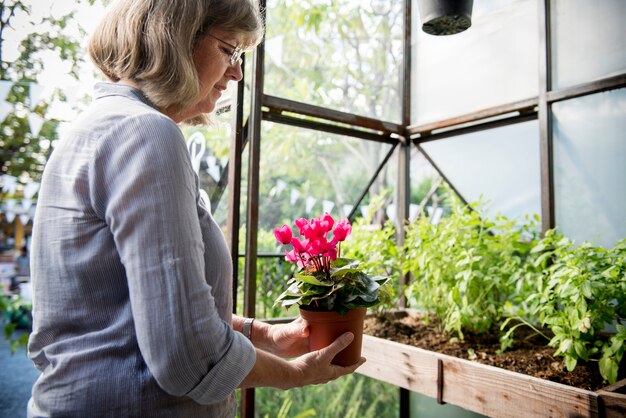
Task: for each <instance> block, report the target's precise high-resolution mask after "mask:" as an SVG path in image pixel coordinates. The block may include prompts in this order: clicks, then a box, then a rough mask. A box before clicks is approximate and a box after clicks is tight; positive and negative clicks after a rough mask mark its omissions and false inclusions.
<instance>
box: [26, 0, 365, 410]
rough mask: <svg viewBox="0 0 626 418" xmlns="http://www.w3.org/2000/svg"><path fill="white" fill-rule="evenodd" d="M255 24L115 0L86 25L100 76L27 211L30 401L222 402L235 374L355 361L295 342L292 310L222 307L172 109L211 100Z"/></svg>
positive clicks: (313, 378)
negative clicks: (248, 313) (275, 312)
mask: <svg viewBox="0 0 626 418" xmlns="http://www.w3.org/2000/svg"><path fill="white" fill-rule="evenodd" d="M262 32H263V24H262V21H261V18H260V15H259V11H258V7H257V6H256V5H255V4H253V3H251V2H250V0H119V1H116V2H114V3H113V4H112V5H111V6H110V8H109V10H108V12H107V13H106V15H105V16H104V17H103V19H102V21H101V23H100V25H99V26H98V27H97V29H96V30H95V32H94V35H93V36H92V38H91V40H90V44H89V53H90V55H91V58H92V60H93V61H94V63H95V64H96V66H97V67H98V68H99V69H100V70H101V71H102V72H103V73H104V74H105V75H106V77H107V78H108V79H109V81H110V82H107V83H99V84H98V85H97V86H96V89H95V95H94V100H93V103H92V104H91V106H90V107H89V108H88V109H87V110H86V111H85V112H84V113H83V114H82V115H81V116H80V117H79V118H78V119H77V120H76V121H75V122H74V123H73V125H72V127H71V128H69V129H68V130H67V131H66V132H64V135H63V137H62V138H61V140H60V141H59V143H58V145H57V147H56V148H55V150H54V152H53V153H52V156H51V157H50V160H49V161H48V164H47V166H46V168H45V171H44V175H43V179H42V184H41V190H40V193H39V200H38V205H37V212H36V216H35V221H34V228H33V238H32V251H31V258H32V281H33V287H34V303H33V304H34V329H33V333H32V335H31V337H30V341H29V355H30V357H31V359H32V360H33V362H34V363H35V365H36V367H37V368H38V369H39V370H41V372H42V374H41V376H40V378H39V379H38V380H37V382H36V383H35V385H34V387H33V395H32V399H31V400H30V402H29V405H28V416H30V417H48V416H62V417H97V416H112V417H123V416H147V417H161V416H163V417H191V416H194V417H196V416H205V417H232V416H234V415H235V410H236V408H235V402H234V395H233V391H234V389H235V388H237V387H242V388H245V387H256V386H270V387H277V388H284V389H286V388H291V387H296V386H303V385H307V384H313V383H323V382H327V381H329V380H332V379H335V378H337V377H339V376H342V375H345V374H348V373H351V372H353V371H354V370H355V369H356V368H357V367H358V366H359V365H360V364H362V362H363V361H364V359H361V361H360V362H359V363H357V364H355V365H353V366H350V367H339V366H335V365H331V364H330V362H331V359H332V358H333V357H334V355H335V354H336V353H338V352H339V351H341V350H342V349H343V348H344V347H346V346H347V345H348V344H349V342H350V341H351V339H352V335H351V334H344V335H343V336H341V337H340V338H339V339H337V340H336V341H335V342H334V343H333V344H332V345H330V346H329V347H326V348H325V349H322V350H320V351H314V352H310V353H307V351H308V350H307V347H308V346H307V338H308V328H307V324H306V323H305V322H304V321H303V320H302V319H297V320H296V321H294V322H292V323H290V324H286V325H273V326H270V325H267V324H264V323H260V322H258V321H257V322H253V321H251V320H249V319H247V320H246V319H244V318H239V317H233V316H232V314H231V312H232V305H231V303H232V295H231V280H232V277H231V275H232V271H231V266H230V257H229V254H228V249H227V246H226V244H225V241H224V238H223V236H222V233H221V231H220V229H219V228H218V226H217V225H216V224H215V222H214V221H213V219H212V218H211V215H210V213H209V212H208V211H207V210H206V208H205V207H204V205H203V203H202V200H201V199H200V197H199V196H200V195H199V188H198V179H197V177H196V176H195V174H194V171H193V168H192V165H191V162H190V158H189V155H188V153H187V149H186V146H185V141H184V138H183V135H182V133H181V131H180V129H179V128H178V126H177V124H178V123H181V122H194V123H198V122H200V121H202V120H204V119H205V118H206V116H205V114H206V113H209V112H211V111H213V110H214V107H215V103H216V102H217V100H218V99H219V97H220V96H221V94H222V93H223V91H224V90H225V89H226V86H227V84H228V83H229V82H231V81H235V82H236V81H238V80H240V79H241V77H242V73H241V65H240V56H241V53H242V51H244V50H245V49H248V48H252V47H254V46H255V45H256V44H257V43H258V42H259V41H260V39H261V36H262ZM244 334H245V335H244ZM294 357H295V358H294ZM283 358H294V359H293V360H291V361H287V360H284V359H283Z"/></svg>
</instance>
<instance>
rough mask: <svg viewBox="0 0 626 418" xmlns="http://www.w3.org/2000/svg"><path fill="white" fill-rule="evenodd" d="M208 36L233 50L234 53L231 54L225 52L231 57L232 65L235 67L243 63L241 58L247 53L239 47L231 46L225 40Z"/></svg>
mask: <svg viewBox="0 0 626 418" xmlns="http://www.w3.org/2000/svg"><path fill="white" fill-rule="evenodd" d="M207 35H209V36H210V37H211V38H213V39H215V40H217V41H219V42H221V43H223V44H225V45H228V46H229V47H231V48H232V49H233V52H229V53H226V52H225V54H226V55H229V60H230V65H235V64H237V63H238V62H241V56H242V55H243V53H244V52H245V51H244V50H243V48H241V47H239V46H235V45H232V44H229V43H228V42H226V41H225V40H223V39H220V38H218V37H217V36H214V35H211V34H210V33H207Z"/></svg>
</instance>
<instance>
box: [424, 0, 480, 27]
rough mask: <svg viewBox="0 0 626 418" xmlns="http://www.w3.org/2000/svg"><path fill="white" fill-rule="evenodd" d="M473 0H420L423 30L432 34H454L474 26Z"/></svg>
mask: <svg viewBox="0 0 626 418" xmlns="http://www.w3.org/2000/svg"><path fill="white" fill-rule="evenodd" d="M473 4H474V1H473V0H418V1H417V5H418V8H419V12H420V17H421V20H422V30H423V31H424V32H426V33H428V34H430V35H454V34H455V33H459V32H463V31H464V30H466V29H467V28H469V27H470V26H472V6H473Z"/></svg>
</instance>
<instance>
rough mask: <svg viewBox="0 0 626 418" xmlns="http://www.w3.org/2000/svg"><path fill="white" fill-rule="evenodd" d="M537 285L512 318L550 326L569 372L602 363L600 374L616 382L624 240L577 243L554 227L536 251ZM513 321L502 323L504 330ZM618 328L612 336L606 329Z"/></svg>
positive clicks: (624, 291)
mask: <svg viewBox="0 0 626 418" xmlns="http://www.w3.org/2000/svg"><path fill="white" fill-rule="evenodd" d="M531 263H532V265H531V266H530V267H529V270H532V269H536V271H538V272H540V274H536V275H535V277H536V280H534V283H535V286H532V287H530V288H528V289H527V291H526V292H525V295H524V300H525V304H524V306H523V307H521V308H519V309H518V310H517V312H515V313H514V314H512V315H511V317H510V319H517V320H519V321H520V323H519V324H518V325H515V326H512V327H511V328H509V330H508V331H507V333H505V334H504V336H503V337H504V339H506V338H508V337H509V336H510V334H512V333H513V331H514V330H515V328H516V327H517V326H520V325H523V324H525V325H533V324H534V325H537V326H539V327H547V328H549V330H550V331H551V333H552V338H551V339H550V341H549V343H548V345H549V346H551V347H555V348H556V349H557V350H556V352H555V354H556V355H558V356H562V357H563V359H564V362H565V365H566V367H567V369H568V370H570V371H571V370H573V369H574V368H575V367H576V365H577V363H578V362H579V361H580V360H584V361H598V362H599V364H598V365H599V369H600V373H601V375H602V377H603V378H604V379H605V380H606V381H608V382H610V383H614V382H615V381H616V379H617V373H618V369H619V365H620V362H621V360H622V357H623V355H624V349H625V341H626V327H625V326H624V320H625V319H626V239H624V240H622V241H620V242H618V243H617V244H616V245H615V247H614V248H612V249H610V250H606V249H604V248H602V247H597V246H593V245H591V244H589V243H583V244H581V245H579V246H576V245H574V243H573V242H572V241H571V240H570V239H568V238H565V237H563V235H561V234H559V233H557V232H556V231H554V230H550V231H548V232H547V233H546V235H545V237H544V238H543V239H542V240H541V241H540V242H538V243H537V245H536V246H535V247H534V248H533V249H532V260H531ZM508 325H509V321H506V322H505V323H503V325H502V328H503V329H504V328H506V327H507V326H508ZM608 328H614V329H615V332H614V333H612V335H607V334H606V333H605V331H606V330H607V329H608Z"/></svg>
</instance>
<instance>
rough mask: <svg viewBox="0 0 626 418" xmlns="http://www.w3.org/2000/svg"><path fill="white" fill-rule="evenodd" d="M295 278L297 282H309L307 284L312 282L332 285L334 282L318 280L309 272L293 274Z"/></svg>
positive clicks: (318, 284)
mask: <svg viewBox="0 0 626 418" xmlns="http://www.w3.org/2000/svg"><path fill="white" fill-rule="evenodd" d="M295 279H296V280H297V281H299V282H303V283H309V284H314V285H316V286H327V287H328V286H332V285H333V284H335V283H334V282H333V281H330V280H329V281H326V280H324V281H320V280H319V279H318V278H317V277H315V276H313V275H311V274H306V273H298V274H296V275H295Z"/></svg>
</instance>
